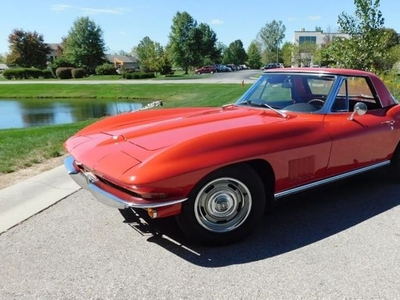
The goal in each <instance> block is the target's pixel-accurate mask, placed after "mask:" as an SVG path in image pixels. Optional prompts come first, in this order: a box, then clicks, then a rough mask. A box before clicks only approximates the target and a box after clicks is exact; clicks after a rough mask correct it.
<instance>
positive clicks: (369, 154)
mask: <svg viewBox="0 0 400 300" xmlns="http://www.w3.org/2000/svg"><path fill="white" fill-rule="evenodd" d="M371 88H373V86H372V85H371V84H369V83H368V79H366V78H363V77H360V78H348V79H347V80H344V81H343V83H342V86H341V88H340V90H339V91H338V93H337V96H336V98H335V102H334V103H333V105H332V109H331V111H330V113H328V114H327V115H326V116H325V118H324V124H325V127H326V129H327V130H328V132H329V134H330V136H331V138H332V149H331V154H330V159H329V164H328V169H327V176H332V175H337V174H340V173H343V172H348V171H352V170H355V169H359V168H363V167H366V166H369V165H373V164H377V163H380V162H384V161H387V160H388V159H389V157H390V155H391V153H392V152H393V149H394V148H395V147H396V144H397V142H396V131H395V130H394V129H395V126H396V125H398V124H395V120H394V119H393V118H392V117H390V116H388V115H387V111H388V108H383V107H382V105H381V103H380V101H379V99H378V98H377V96H376V93H375V92H374V91H373V90H371ZM374 95H375V96H374ZM338 102H343V103H344V104H345V105H344V106H343V105H342V108H344V109H343V110H340V109H339V110H338V109H337V107H338ZM356 102H362V103H364V104H366V105H367V107H368V110H367V112H366V113H365V114H364V115H358V114H357V113H355V112H354V111H353V107H354V104H355V103H356ZM339 106H340V105H339Z"/></svg>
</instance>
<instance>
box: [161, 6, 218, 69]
mask: <svg viewBox="0 0 400 300" xmlns="http://www.w3.org/2000/svg"><path fill="white" fill-rule="evenodd" d="M216 45H217V37H216V34H215V33H214V31H212V29H211V28H210V27H209V26H208V25H206V24H203V23H201V24H200V25H197V21H196V20H194V19H193V17H192V16H191V15H189V14H188V13H187V12H183V13H181V12H177V13H176V15H175V16H174V18H173V20H172V26H171V33H170V35H169V45H168V48H169V50H170V53H171V57H172V60H173V61H174V62H175V64H176V65H178V66H180V67H182V68H183V69H184V70H185V73H186V74H187V73H188V69H189V68H190V67H196V66H199V65H200V64H201V63H202V62H204V61H205V60H207V61H211V60H217V59H219V56H220V49H218V47H217V46H216Z"/></svg>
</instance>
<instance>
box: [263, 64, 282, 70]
mask: <svg viewBox="0 0 400 300" xmlns="http://www.w3.org/2000/svg"><path fill="white" fill-rule="evenodd" d="M276 68H282V65H281V64H279V63H269V64H267V65H265V66H264V67H263V70H268V69H276Z"/></svg>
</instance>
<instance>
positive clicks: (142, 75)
mask: <svg viewBox="0 0 400 300" xmlns="http://www.w3.org/2000/svg"><path fill="white" fill-rule="evenodd" d="M122 76H123V77H124V78H125V79H146V78H154V77H155V76H154V73H152V72H149V73H144V72H133V73H124V74H122Z"/></svg>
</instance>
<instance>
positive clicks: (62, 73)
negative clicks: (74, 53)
mask: <svg viewBox="0 0 400 300" xmlns="http://www.w3.org/2000/svg"><path fill="white" fill-rule="evenodd" d="M73 69H74V68H72V67H60V68H57V70H56V76H57V78H60V79H70V78H72V70H73Z"/></svg>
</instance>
